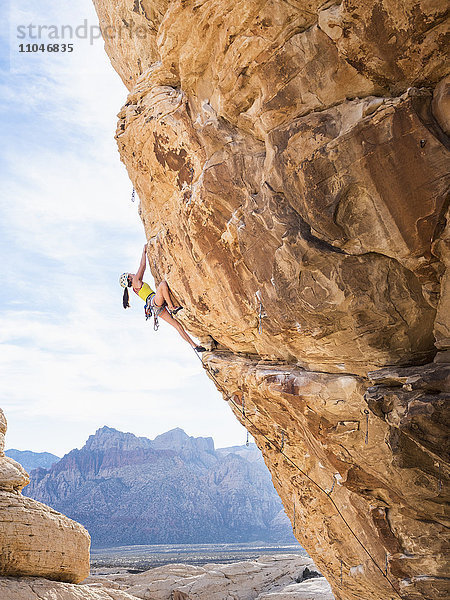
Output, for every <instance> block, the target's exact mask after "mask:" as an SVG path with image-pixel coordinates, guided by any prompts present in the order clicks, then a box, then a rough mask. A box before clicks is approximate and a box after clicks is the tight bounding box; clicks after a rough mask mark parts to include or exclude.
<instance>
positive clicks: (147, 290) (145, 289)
mask: <svg viewBox="0 0 450 600" xmlns="http://www.w3.org/2000/svg"><path fill="white" fill-rule="evenodd" d="M133 291H134V292H135V293H136V294H137V295H138V296H139V297H140V298H142V300H143V301H144V302H145V301H146V300H147V298H148V295H149V294H153V293H154V292H153V290H152V288H151V287H150V286H149V285H148V283H145V281H144V282H143V283H142V287H141V289H140V290H136V289H135V288H133Z"/></svg>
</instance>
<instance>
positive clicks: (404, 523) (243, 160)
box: [94, 0, 450, 600]
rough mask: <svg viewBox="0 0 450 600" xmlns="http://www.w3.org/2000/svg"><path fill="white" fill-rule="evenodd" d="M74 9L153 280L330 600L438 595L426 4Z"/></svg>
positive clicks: (128, 4)
mask: <svg viewBox="0 0 450 600" xmlns="http://www.w3.org/2000/svg"><path fill="white" fill-rule="evenodd" d="M94 4H95V6H96V9H97V12H98V15H99V19H100V24H101V25H102V27H103V28H104V31H105V48H106V51H107V52H108V54H109V56H110V58H111V61H112V64H113V66H114V67H115V69H116V70H117V72H118V73H119V75H120V76H121V77H122V79H123V81H124V83H125V84H126V86H127V87H128V89H129V92H130V93H129V96H128V99H127V102H126V104H125V106H124V107H123V108H122V110H121V111H120V113H119V123H118V129H117V136H116V137H117V143H118V146H119V151H120V155H121V158H122V160H123V162H124V163H125V165H126V167H127V169H128V173H129V175H130V178H131V180H132V182H133V185H134V186H135V188H136V190H137V192H138V195H139V198H140V200H141V203H140V214H141V217H142V221H143V225H144V228H145V232H146V236H147V239H148V249H149V250H148V255H149V261H150V264H151V265H152V271H153V274H154V276H155V277H156V279H157V280H159V279H161V278H163V277H164V278H165V279H167V281H168V283H169V285H170V286H171V288H172V289H173V290H174V291H175V293H176V294H177V296H179V298H180V299H182V302H183V304H184V306H185V307H186V310H185V311H183V312H184V313H185V314H184V316H183V317H181V318H182V320H183V322H184V324H185V325H186V326H187V327H188V329H189V330H190V331H192V333H194V334H196V335H199V336H201V337H202V336H203V337H204V338H205V339H206V337H207V336H208V335H209V336H212V338H213V339H214V340H215V341H216V342H217V343H218V348H217V350H215V351H213V352H211V353H210V354H209V355H208V356H206V357H205V359H204V366H205V368H206V370H207V371H208V373H209V374H210V376H212V377H214V380H215V381H216V383H217V384H218V386H219V388H220V389H221V390H222V391H223V393H224V397H225V398H226V399H227V400H228V401H229V402H230V407H231V409H232V410H233V411H234V413H235V414H236V417H237V418H238V419H239V420H241V422H242V423H244V424H245V425H246V426H247V427H248V428H249V429H250V431H251V432H252V434H253V435H254V436H255V439H256V441H257V443H258V445H259V446H260V448H261V449H262V450H263V453H264V456H265V460H266V462H267V464H268V466H269V468H270V470H271V472H272V475H273V479H274V483H275V486H276V488H277V490H278V492H279V494H280V496H281V498H282V499H283V502H284V505H285V507H286V510H287V512H288V514H289V516H290V518H291V520H292V522H293V524H294V527H295V529H296V534H297V536H298V539H299V540H300V541H301V543H302V545H303V546H304V547H305V548H306V549H307V550H308V551H309V553H310V554H311V556H313V558H314V559H315V561H316V562H317V564H318V566H319V568H320V569H321V570H322V571H323V573H324V574H325V575H326V577H327V578H328V580H329V582H330V583H331V585H332V588H333V591H334V593H335V596H336V598H338V599H342V600H343V599H345V600H356V599H360V598H365V599H366V600H386V599H387V598H393V597H395V598H397V597H399V596H400V597H402V598H405V599H406V598H408V599H411V600H412V599H415V598H428V599H436V598H444V597H446V596H447V593H448V590H447V584H448V580H447V579H446V576H445V572H444V549H443V548H444V543H445V542H444V536H445V533H444V532H445V528H446V527H448V522H447V521H446V519H445V513H444V503H445V500H446V499H447V494H446V483H447V481H448V454H446V453H445V450H446V449H445V443H444V400H445V399H446V398H447V399H448V395H447V396H446V395H445V394H446V393H447V394H448V369H447V371H446V367H445V364H446V362H448V355H449V351H448V348H449V345H450V322H449V315H450V310H449V304H450V301H449V294H448V290H449V286H450V275H449V271H448V270H447V271H446V268H447V264H448V262H449V256H450V252H449V239H450V237H449V233H448V226H447V213H446V211H447V207H448V196H447V195H446V194H447V190H448V138H447V137H446V134H448V127H449V100H448V89H449V83H448V80H447V79H445V77H446V75H447V71H446V60H445V59H446V54H445V49H446V39H445V32H446V27H447V25H448V23H447V20H446V7H445V5H444V3H443V2H442V1H441V0H427V1H426V2H419V1H418V0H405V2H402V3H398V2H395V1H394V0H367V1H364V2H362V1H360V2H357V1H355V0H343V1H342V2H339V1H338V0H336V1H334V0H328V1H324V0H291V1H287V0H269V1H267V0H245V1H243V2H232V1H231V0H195V1H194V0H174V1H173V2H168V1H167V0H154V1H153V2H150V0H117V1H116V2H112V1H111V0H94ZM106 27H108V29H106ZM138 28H139V29H138ZM138 30H139V32H140V35H136V32H137V31H138ZM106 32H108V35H106ZM113 33H114V34H115V35H113ZM119 33H120V35H119ZM437 349H438V350H440V353H439V355H438V356H436V357H435V355H436V350H437ZM433 360H434V362H432V361H433ZM415 365H417V366H415ZM446 372H447V376H446ZM445 386H447V388H446V387H445ZM446 389H447V392H446V391H445V390H446ZM281 449H282V450H283V453H284V455H283V454H282V453H280V450H281ZM286 456H287V457H288V458H286ZM294 465H295V466H294Z"/></svg>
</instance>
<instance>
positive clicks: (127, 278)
mask: <svg viewBox="0 0 450 600" xmlns="http://www.w3.org/2000/svg"><path fill="white" fill-rule="evenodd" d="M146 266H147V244H145V246H144V250H143V251H142V257H141V264H140V265H139V269H138V271H137V273H136V274H134V273H122V275H121V276H120V278H119V282H120V285H121V286H122V287H123V288H125V289H124V291H123V307H124V308H128V307H129V306H130V302H129V296H128V288H129V287H132V288H133V291H134V292H135V293H136V294H137V295H138V296H139V297H140V298H142V300H143V301H144V302H145V316H146V318H147V319H148V318H149V317H151V316H152V314H153V318H154V329H155V331H156V330H157V329H158V327H159V323H158V318H159V317H161V319H163V320H164V321H167V323H169V324H170V325H172V327H175V329H176V330H177V331H178V333H179V334H180V335H181V337H182V338H183V339H184V340H186V342H188V344H190V345H191V346H192V348H194V350H195V351H196V352H205V350H206V348H204V347H203V346H197V344H196V343H195V342H194V340H192V339H191V338H190V337H189V336H188V334H187V333H186V331H185V330H184V328H183V326H182V325H181V323H179V322H178V321H176V320H175V319H174V318H173V315H175V314H176V313H177V312H178V311H179V310H181V309H182V308H183V307H182V306H175V302H174V300H173V297H172V293H171V291H170V289H169V286H168V285H167V282H166V281H161V283H160V284H159V285H158V287H157V289H156V292H154V291H153V290H152V289H151V287H150V286H149V285H148V283H145V281H143V280H142V279H143V277H144V273H145V268H146Z"/></svg>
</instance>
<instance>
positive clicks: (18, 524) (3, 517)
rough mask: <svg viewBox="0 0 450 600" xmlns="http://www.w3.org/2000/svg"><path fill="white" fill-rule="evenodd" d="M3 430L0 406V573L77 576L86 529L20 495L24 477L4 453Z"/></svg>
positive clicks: (82, 566)
mask: <svg viewBox="0 0 450 600" xmlns="http://www.w3.org/2000/svg"><path fill="white" fill-rule="evenodd" d="M5 433H6V419H5V416H4V414H3V411H2V410H1V409H0V548H1V555H0V576H5V575H8V576H11V577H26V576H37V577H46V578H48V579H55V580H58V581H66V582H71V583H78V582H80V581H83V579H85V578H86V577H87V576H88V575H89V545H90V537H89V534H88V532H87V531H86V530H85V529H84V527H82V526H81V525H80V524H79V523H76V522H75V521H72V520H71V519H69V518H67V517H66V516H64V515H62V514H60V513H58V512H56V511H55V510H53V509H52V508H50V507H48V506H45V504H41V503H40V502H36V501H35V500H32V499H31V498H24V497H23V496H22V494H21V491H22V489H23V488H24V487H25V486H26V485H27V484H28V483H29V477H28V474H27V473H26V472H25V470H24V469H23V467H22V466H21V465H20V464H19V463H17V462H16V461H15V460H13V459H12V458H9V457H7V456H5V453H4V447H5ZM1 589H2V588H1V584H0V591H1ZM5 594H6V592H5ZM24 596H25V594H24V595H22V596H20V595H18V596H17V598H19V597H22V598H23V597H24ZM3 597H6V596H3V595H2V598H3ZM30 597H32V596H31V595H30Z"/></svg>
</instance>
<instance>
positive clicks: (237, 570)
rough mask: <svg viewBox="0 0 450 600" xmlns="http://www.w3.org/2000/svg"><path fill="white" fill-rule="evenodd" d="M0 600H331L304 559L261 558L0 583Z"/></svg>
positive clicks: (9, 580)
mask: <svg viewBox="0 0 450 600" xmlns="http://www.w3.org/2000/svg"><path fill="white" fill-rule="evenodd" d="M0 597H1V598H2V600H133V599H135V598H142V599H143V600H225V599H226V600H333V599H334V596H333V594H332V593H331V589H330V586H329V585H328V583H327V582H326V580H325V578H324V577H322V576H320V574H319V573H318V572H317V569H316V567H315V566H314V564H313V562H312V560H311V559H309V558H305V557H298V556H295V555H283V556H261V557H260V558H258V559H257V560H254V561H242V562H238V563H234V564H227V565H224V564H209V565H205V566H204V567H194V566H190V565H184V564H177V565H166V566H163V567H157V568H155V569H150V570H149V571H145V572H143V573H139V574H135V575H130V574H128V573H116V574H113V573H107V574H103V575H100V574H95V575H91V576H90V577H88V579H86V580H85V582H84V583H83V584H82V585H68V584H62V583H55V582H50V581H47V580H43V579H36V578H24V579H20V580H17V579H12V578H3V579H0Z"/></svg>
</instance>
